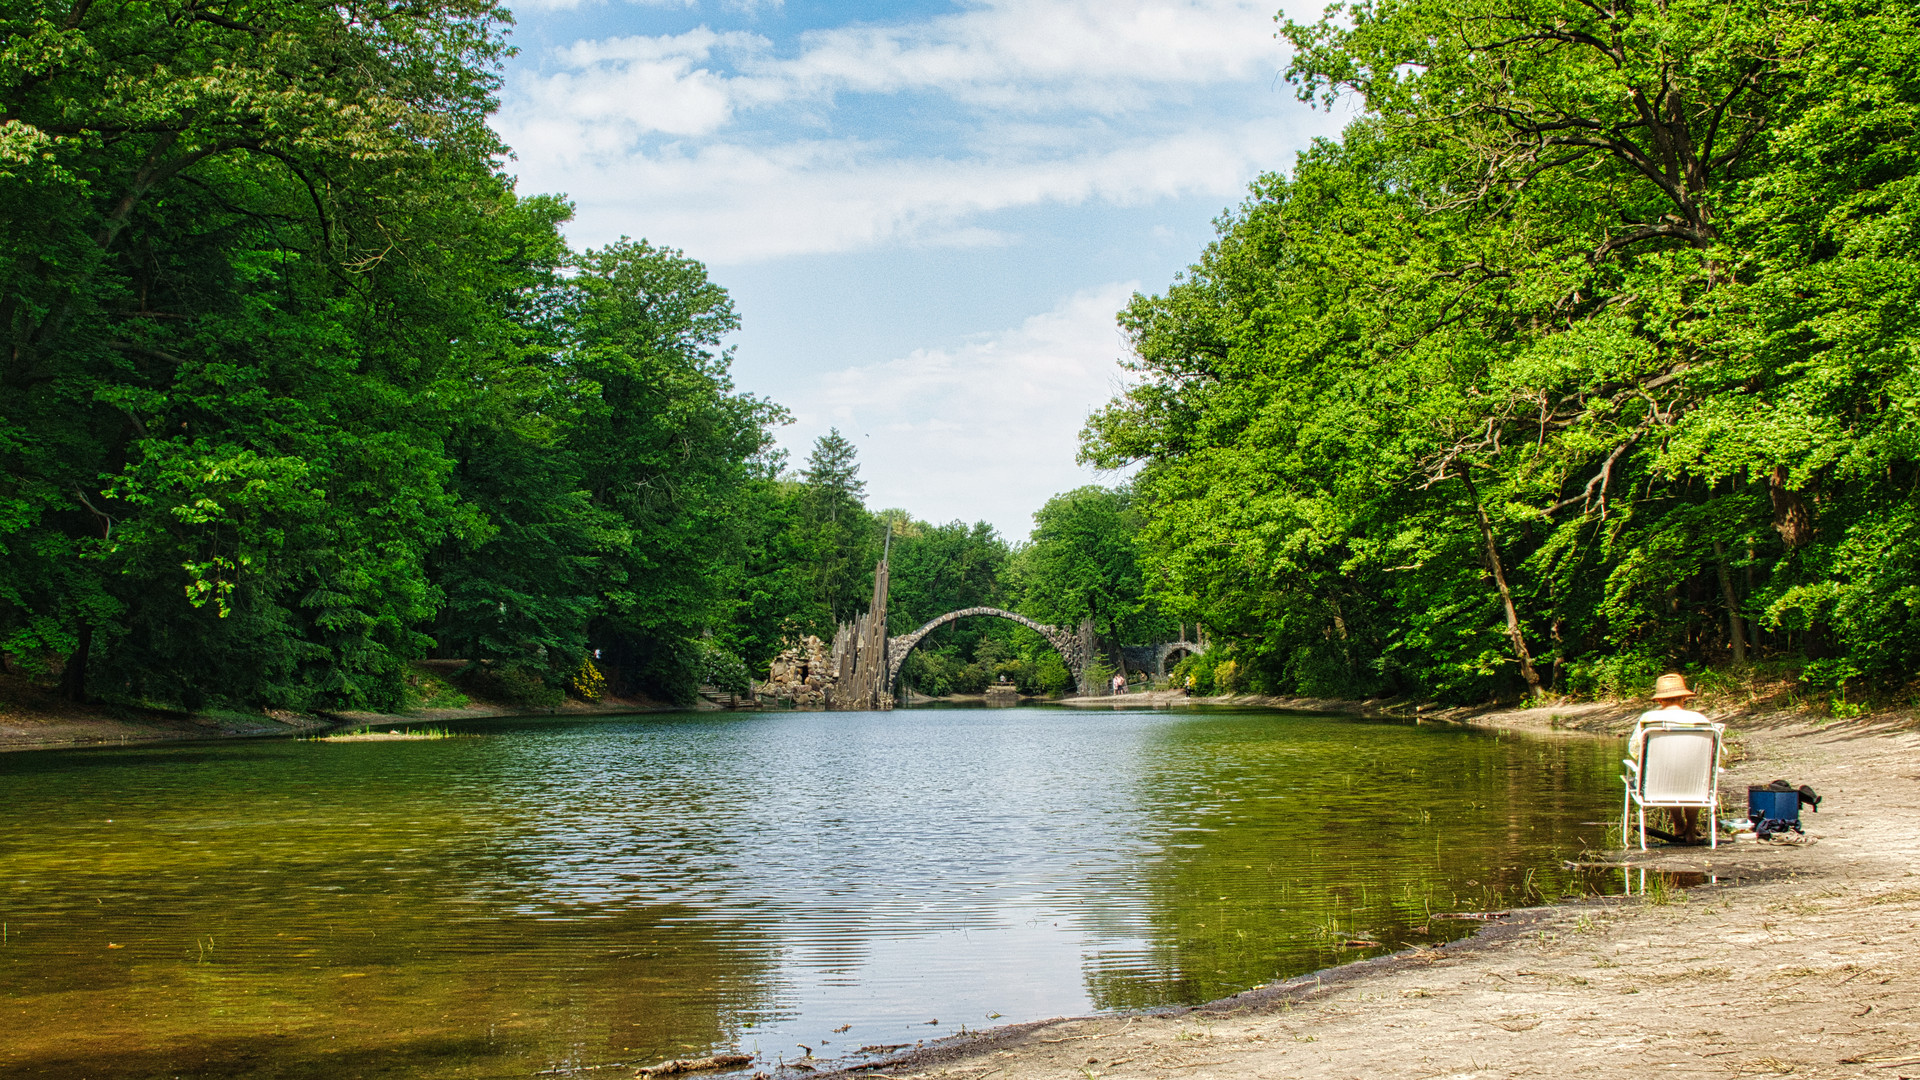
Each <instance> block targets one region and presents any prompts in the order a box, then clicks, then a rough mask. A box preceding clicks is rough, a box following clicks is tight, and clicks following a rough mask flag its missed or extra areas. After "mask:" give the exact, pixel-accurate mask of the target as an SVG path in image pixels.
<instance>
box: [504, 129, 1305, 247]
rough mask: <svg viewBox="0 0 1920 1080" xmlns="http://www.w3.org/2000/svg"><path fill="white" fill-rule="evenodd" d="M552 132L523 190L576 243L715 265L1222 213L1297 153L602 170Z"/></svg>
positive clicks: (1151, 148)
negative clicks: (568, 217)
mask: <svg viewBox="0 0 1920 1080" xmlns="http://www.w3.org/2000/svg"><path fill="white" fill-rule="evenodd" d="M550 134H551V133H542V132H538V131H530V132H527V133H525V134H523V135H522V136H520V138H519V140H518V144H519V157H520V161H519V163H518V166H517V167H518V170H519V172H520V175H521V186H522V190H527V191H564V192H566V193H567V194H568V195H570V196H571V197H572V198H573V199H574V200H575V201H576V202H577V203H578V204H579V206H580V217H581V221H582V226H581V228H580V229H578V230H576V234H577V237H578V238H579V239H581V240H583V241H585V242H587V243H600V242H604V241H606V240H609V239H612V238H613V237H615V236H618V235H621V234H627V235H632V236H646V237H649V238H651V239H653V240H655V241H656V242H661V243H667V244H671V245H674V246H677V247H683V248H685V249H687V250H688V251H691V252H696V253H697V254H698V255H699V257H700V258H701V259H702V260H704V261H707V262H710V263H714V264H738V263H744V262H752V261H756V260H762V259H768V258H777V257H779V256H783V255H794V254H802V253H811V252H833V251H850V250H857V249H861V248H866V247H872V246H876V245H880V244H887V243H909V244H924V245H933V246H978V245H981V244H996V243H1006V242H1008V238H1007V237H1004V236H1001V235H1000V234H998V233H996V232H993V231H991V230H990V229H987V228H983V227H981V226H980V225H979V224H978V223H977V222H975V221H974V220H973V219H975V218H977V217H978V216H980V215H983V214H991V213H994V212H996V211H1002V210H1009V209H1017V208H1021V207H1028V206H1035V205H1040V204H1047V203H1051V204H1069V205H1073V204H1081V203H1086V202H1089V201H1100V202H1104V203H1108V204H1112V205H1120V206H1132V205H1142V204H1145V203H1149V202H1153V201H1156V200H1161V199H1177V198H1181V197H1184V196H1188V195H1194V194H1201V195H1207V196H1210V197H1215V198H1218V199H1220V200H1221V202H1222V203H1225V202H1230V201H1232V200H1234V199H1235V198H1236V197H1237V196H1238V195H1239V194H1240V192H1241V191H1242V189H1243V186H1244V184H1245V182H1246V179H1247V178H1248V177H1249V176H1251V175H1253V174H1254V173H1257V172H1258V171H1260V170H1261V169H1262V168H1267V167H1272V166H1273V165H1276V164H1281V163H1283V162H1284V161H1285V158H1286V156H1287V154H1288V153H1289V151H1290V149H1291V148H1292V147H1294V146H1296V145H1297V144H1298V143H1297V137H1296V136H1295V135H1294V134H1293V133H1291V132H1288V131H1286V130H1284V129H1281V128H1279V127H1277V126H1276V125H1274V124H1272V123H1270V122H1264V121H1259V122H1249V123H1242V124H1239V125H1235V126H1233V127H1224V128H1219V129H1211V130H1209V129H1200V130H1194V131H1176V132H1172V133H1169V134H1165V135H1161V136H1158V137H1145V138H1136V139H1131V140H1119V139H1116V140H1113V141H1112V142H1104V141H1103V140H1099V139H1094V138H1086V137H1082V138H1080V139H1079V140H1077V141H1078V142H1079V143H1080V145H1077V146H1072V147H1059V146H1055V147H1048V148H1045V150H1042V151H1034V150H1027V149H1025V148H1015V149H1016V152H1014V153H1007V154H997V155H981V156H974V157H966V158H959V159H947V158H937V157H897V156H890V155H889V154H888V153H887V152H886V149H887V148H884V147H876V146H871V145H867V144H862V143H858V142H854V141H851V140H842V141H826V140H816V141H795V142H791V143H788V144H786V145H782V146H775V147H770V148H759V147H753V146H747V145H742V144H737V143H724V142H715V143H708V144H705V145H701V146H697V147H694V148H687V147H685V146H680V145H674V146H669V147H666V148H664V149H662V150H660V151H659V152H657V153H634V154H630V155H623V156H617V157H614V158H612V159H603V158H600V157H599V156H597V155H582V154H578V153H569V152H568V151H567V150H566V148H565V147H563V146H558V145H550V143H549V141H548V136H549V135H550Z"/></svg>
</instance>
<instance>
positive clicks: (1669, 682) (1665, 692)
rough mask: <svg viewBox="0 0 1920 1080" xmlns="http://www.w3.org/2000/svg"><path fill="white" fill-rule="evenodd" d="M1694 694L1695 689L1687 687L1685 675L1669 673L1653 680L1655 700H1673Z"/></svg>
mask: <svg viewBox="0 0 1920 1080" xmlns="http://www.w3.org/2000/svg"><path fill="white" fill-rule="evenodd" d="M1692 696H1693V691H1691V690H1689V689H1687V679H1686V676H1684V675H1676V674H1673V673H1668V674H1666V675H1662V676H1660V677H1659V678H1658V679H1655V680H1654V682H1653V700H1655V701H1672V700H1675V699H1678V698H1690V697H1692Z"/></svg>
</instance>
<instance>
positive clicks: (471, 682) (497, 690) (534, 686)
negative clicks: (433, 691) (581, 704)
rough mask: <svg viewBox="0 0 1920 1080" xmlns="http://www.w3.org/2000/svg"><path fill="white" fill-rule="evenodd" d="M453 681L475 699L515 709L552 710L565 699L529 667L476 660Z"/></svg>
mask: <svg viewBox="0 0 1920 1080" xmlns="http://www.w3.org/2000/svg"><path fill="white" fill-rule="evenodd" d="M453 682H454V685H456V686H458V687H460V688H461V689H463V690H465V691H466V692H467V693H469V694H472V695H473V696H474V697H477V698H480V699H481V700H483V701H487V702H491V703H493V704H496V705H504V706H506V707H508V708H513V709H529V710H532V709H545V710H552V709H557V708H559V707H560V705H561V703H562V702H564V701H565V700H566V694H565V693H564V692H562V690H561V689H560V687H558V686H554V685H552V684H551V683H549V682H548V681H547V680H546V678H545V677H544V676H543V674H542V672H541V671H540V669H539V668H536V667H533V666H531V665H527V664H500V663H493V662H490V661H476V662H474V663H471V664H468V665H466V666H465V667H463V668H461V669H460V670H459V671H456V672H454V674H453Z"/></svg>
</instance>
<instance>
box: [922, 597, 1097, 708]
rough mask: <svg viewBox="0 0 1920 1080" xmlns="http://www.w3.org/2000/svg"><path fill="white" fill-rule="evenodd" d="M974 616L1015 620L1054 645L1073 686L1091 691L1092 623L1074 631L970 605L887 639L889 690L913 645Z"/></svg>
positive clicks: (1001, 610) (999, 609) (1084, 692)
mask: <svg viewBox="0 0 1920 1080" xmlns="http://www.w3.org/2000/svg"><path fill="white" fill-rule="evenodd" d="M975 615H991V616H993V617H994V618H997V619H1006V620H1007V621H1008V622H1016V623H1019V624H1020V625H1021V626H1024V627H1026V628H1027V629H1029V630H1032V631H1033V632H1034V633H1036V634H1039V635H1040V636H1041V637H1043V638H1045V639H1047V644H1048V645H1051V646H1053V651H1054V652H1057V653H1059V654H1060V659H1061V660H1062V661H1064V662H1065V663H1066V665H1067V670H1068V671H1069V672H1072V673H1073V685H1074V688H1075V689H1076V690H1078V691H1079V692H1080V693H1081V694H1090V693H1093V692H1094V690H1093V688H1092V687H1090V686H1088V685H1087V663H1088V661H1089V660H1091V659H1092V657H1093V628H1092V626H1090V625H1082V626H1081V627H1080V630H1079V632H1077V633H1076V632H1074V631H1071V630H1067V629H1065V628H1063V627H1059V626H1048V625H1046V624H1045V623H1041V622H1035V621H1034V620H1032V619H1029V618H1027V617H1026V616H1025V615H1021V614H1019V613H1018V612H1013V611H1008V610H1006V609H1004V608H996V607H970V608H961V609H960V610H959V611H949V612H947V613H946V614H945V615H940V616H937V617H935V618H933V619H931V620H929V621H928V622H927V624H926V625H925V626H922V627H920V628H919V629H917V630H913V631H910V632H908V633H905V634H901V635H899V636H898V637H892V638H888V639H887V691H888V692H889V693H892V692H893V691H894V689H895V687H896V686H898V684H899V682H900V665H901V664H904V663H905V662H906V660H907V654H908V653H910V652H912V651H913V647H914V646H915V645H918V644H920V642H921V640H922V639H924V638H925V637H926V636H927V635H928V634H931V633H933V632H934V631H935V630H938V629H939V628H940V627H942V626H945V625H947V624H948V623H950V622H956V621H958V620H960V619H967V618H972V617H973V616H975Z"/></svg>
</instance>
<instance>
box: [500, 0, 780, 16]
mask: <svg viewBox="0 0 1920 1080" xmlns="http://www.w3.org/2000/svg"><path fill="white" fill-rule="evenodd" d="M626 2H627V3H629V4H633V5H635V6H636V7H684V8H691V7H697V6H699V0H626ZM604 3H606V0H514V3H513V10H515V11H517V12H523V13H528V12H531V13H544V12H548V11H578V10H580V9H581V8H583V7H598V6H600V5H601V4H604ZM772 6H774V7H778V6H779V0H774V2H773V4H772Z"/></svg>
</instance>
